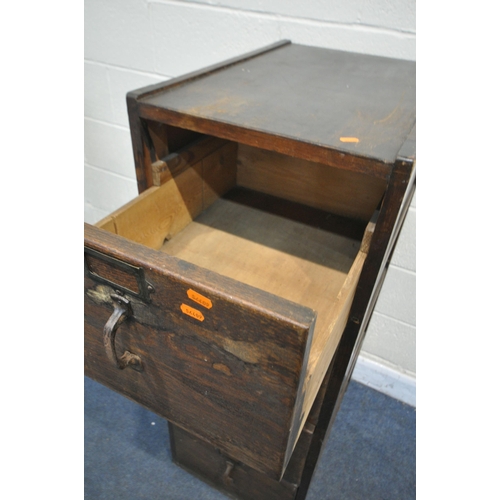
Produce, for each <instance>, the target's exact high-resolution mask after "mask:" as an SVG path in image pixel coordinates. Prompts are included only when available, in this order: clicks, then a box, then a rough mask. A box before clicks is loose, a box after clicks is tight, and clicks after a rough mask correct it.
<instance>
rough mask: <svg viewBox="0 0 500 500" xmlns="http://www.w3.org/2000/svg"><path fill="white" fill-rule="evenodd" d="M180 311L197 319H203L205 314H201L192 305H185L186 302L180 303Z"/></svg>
mask: <svg viewBox="0 0 500 500" xmlns="http://www.w3.org/2000/svg"><path fill="white" fill-rule="evenodd" d="M181 311H182V312H183V313H184V314H187V315H188V316H191V317H192V318H194V319H197V320H198V321H204V320H205V316H203V314H201V312H200V311H198V309H195V308H194V307H191V306H187V305H186V304H181Z"/></svg>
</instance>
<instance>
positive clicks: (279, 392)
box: [85, 136, 385, 479]
mask: <svg viewBox="0 0 500 500" xmlns="http://www.w3.org/2000/svg"><path fill="white" fill-rule="evenodd" d="M153 175H154V176H155V182H156V183H157V184H158V185H156V186H153V187H150V188H149V189H147V190H145V191H144V192H142V193H141V194H140V195H139V196H138V197H137V198H136V199H134V200H133V201H131V202H130V203H128V204H127V205H125V206H124V207H122V208H121V209H119V210H117V211H116V212H114V213H113V214H111V215H110V216H108V217H106V218H105V219H104V220H102V221H100V222H99V223H98V224H96V225H95V226H90V225H88V224H87V225H86V226H85V269H86V273H85V370H86V373H87V375H89V376H91V377H92V378H94V379H96V380H98V381H100V382H101V383H104V384H105V385H107V386H109V387H111V388H113V389H115V390H117V391H119V392H121V393H122V394H125V395H126V396H128V397H130V398H131V399H133V400H135V401H137V402H139V403H141V404H143V405H144V406H146V407H147V408H149V409H151V410H152V411H154V412H156V413H157V414H159V415H160V416H163V417H165V418H167V419H168V420H170V421H171V422H172V423H174V424H176V425H177V426H179V427H181V428H184V429H186V430H188V431H189V432H190V433H191V434H193V435H195V436H198V437H200V438H201V439H203V440H206V441H208V442H210V443H211V444H213V445H214V446H216V447H218V448H219V449H220V450H222V451H223V452H224V453H225V454H227V455H228V456H230V457H232V458H233V459H235V460H237V461H241V462H243V463H245V464H246V465H249V466H251V467H253V468H255V469H257V470H259V471H262V472H264V473H266V474H268V475H270V476H272V477H274V478H277V479H279V478H280V477H281V476H282V474H283V472H284V470H285V467H286V465H287V462H288V460H289V458H290V456H291V453H292V451H293V448H294V446H295V444H296V442H297V439H298V437H299V435H300V432H301V430H302V427H303V425H304V423H305V421H306V418H307V415H308V413H309V410H310V409H311V406H312V403H313V401H314V399H315V396H316V394H317V392H318V389H319V387H320V385H321V382H322V380H323V377H324V375H325V372H326V370H327V368H328V365H329V363H330V361H331V359H332V356H333V354H334V352H335V349H336V347H337V345H338V343H339V339H340V337H341V334H342V332H343V329H344V327H345V324H346V321H347V318H348V313H349V309H350V306H351V303H352V300H353V296H354V292H355V289H356V285H357V282H358V278H359V276H360V273H361V269H362V267H363V263H364V260H365V256H366V254H367V250H368V248H369V245H370V236H371V234H372V232H373V228H374V225H375V222H374V221H375V216H376V213H377V212H376V210H377V207H378V205H379V203H380V200H381V198H382V196H383V193H384V190H385V181H384V180H383V179H380V178H376V177H370V176H368V175H364V174H362V173H359V172H353V171H349V170H341V169H336V168H333V167H332V166H327V165H323V164H321V163H313V162H310V161H306V160H300V159H297V158H293V157H290V156H286V155H284V154H281V153H276V152H271V151H265V150H262V149H258V148H255V147H251V146H248V145H244V144H238V143H236V142H231V141H225V140H222V139H219V138H215V137H209V136H201V137H199V138H197V139H196V140H194V141H192V142H191V143H189V144H187V145H186V146H184V147H183V148H181V149H179V150H178V151H176V152H175V153H173V154H170V155H169V156H168V157H166V158H164V160H162V161H158V162H156V163H155V164H154V165H153Z"/></svg>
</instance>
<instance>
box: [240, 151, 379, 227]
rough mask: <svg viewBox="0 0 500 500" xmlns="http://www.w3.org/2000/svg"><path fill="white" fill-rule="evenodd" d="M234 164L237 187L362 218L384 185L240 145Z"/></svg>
mask: <svg viewBox="0 0 500 500" xmlns="http://www.w3.org/2000/svg"><path fill="white" fill-rule="evenodd" d="M237 165H238V167H237V184H238V186H242V187H246V188H249V189H254V190H256V191H260V192H263V193H267V194H271V195H274V196H278V197H280V198H284V199H286V200H290V201H295V202H298V203H303V204H304V205H308V206H310V207H314V208H319V209H321V210H326V211H328V212H332V213H334V214H337V215H342V216H345V217H351V218H354V219H359V220H363V221H368V220H370V218H371V216H372V215H373V212H374V211H375V209H376V208H377V205H378V203H379V202H380V200H381V198H382V196H383V194H384V191H385V187H386V183H385V181H384V180H383V179H380V178H375V177H371V176H368V175H364V174H360V173H357V172H351V171H348V170H341V169H337V168H333V167H331V166H328V165H324V164H322V163H316V162H312V161H307V160H302V159H300V158H294V157H291V156H287V155H283V154H281V153H276V152H273V151H267V150H264V149H258V148H254V147H251V146H246V145H244V144H239V146H238V162H237Z"/></svg>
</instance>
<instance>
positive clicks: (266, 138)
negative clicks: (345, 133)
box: [138, 103, 391, 179]
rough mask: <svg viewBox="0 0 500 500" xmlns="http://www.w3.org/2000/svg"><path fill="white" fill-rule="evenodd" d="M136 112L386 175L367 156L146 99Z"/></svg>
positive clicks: (385, 168)
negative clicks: (254, 128)
mask: <svg viewBox="0 0 500 500" xmlns="http://www.w3.org/2000/svg"><path fill="white" fill-rule="evenodd" d="M138 112H139V114H140V116H141V117H142V118H145V119H148V120H156V121H159V122H162V123H170V124H172V125H175V126H176V127H181V128H190V129H192V130H195V131H196V132H199V133H202V134H207V135H213V136H215V137H220V138H222V139H227V140H230V141H235V142H241V143H243V144H247V145H249V146H255V147H259V148H262V149H268V150H270V151H277V152H278V153H282V154H288V155H293V156H295V157H297V158H301V159H303V160H308V161H313V162H320V163H324V164H325V165H329V166H331V167H335V168H341V169H347V170H352V171H354V172H361V173H367V174H369V175H372V176H374V177H378V178H380V179H386V178H387V176H388V175H389V173H390V170H391V167H390V165H388V164H386V163H384V162H382V161H380V160H375V159H371V158H362V157H359V156H355V155H347V154H345V153H344V152H340V151H337V150H335V149H332V148H331V147H325V146H321V145H316V146H314V145H311V144H310V143H307V142H304V141H299V140H296V139H290V138H288V137H281V136H272V135H270V134H269V133H267V132H262V131H259V130H251V129H248V128H245V127H241V126H238V125H231V126H229V125H227V124H225V123H223V122H220V121H217V120H212V119H208V118H203V117H197V116H191V115H188V114H185V113H180V112H178V111H172V110H169V109H163V108H158V107H157V106H154V105H150V104H149V103H141V104H140V106H139V107H138Z"/></svg>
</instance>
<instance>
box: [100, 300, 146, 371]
mask: <svg viewBox="0 0 500 500" xmlns="http://www.w3.org/2000/svg"><path fill="white" fill-rule="evenodd" d="M110 297H111V299H113V304H114V306H115V309H114V311H113V313H112V314H111V316H110V317H109V319H108V321H107V322H106V324H105V325H104V332H103V333H104V337H103V340H104V350H105V351H106V356H107V357H108V359H109V360H110V361H111V363H113V364H114V365H115V366H116V367H117V368H120V369H121V370H123V369H124V368H126V367H127V366H130V368H133V369H134V370H137V371H139V372H142V370H143V366H142V361H141V358H140V357H139V356H137V354H132V353H131V352H130V351H125V352H124V353H123V355H122V356H121V357H120V358H118V357H117V355H116V347H115V336H116V331H117V330H118V327H119V326H120V325H121V323H122V322H123V320H124V319H125V318H126V317H128V316H132V307H131V306H130V301H129V300H127V299H126V298H125V297H122V296H121V295H115V294H111V295H110Z"/></svg>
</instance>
